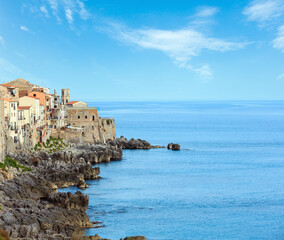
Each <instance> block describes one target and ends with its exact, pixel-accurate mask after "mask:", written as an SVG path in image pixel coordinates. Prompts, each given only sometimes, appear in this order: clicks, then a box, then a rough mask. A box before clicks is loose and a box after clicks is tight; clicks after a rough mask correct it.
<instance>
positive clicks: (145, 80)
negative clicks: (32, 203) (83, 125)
mask: <svg viewBox="0 0 284 240" xmlns="http://www.w3.org/2000/svg"><path fill="white" fill-rule="evenodd" d="M20 77H21V78H24V79H26V80H28V81H30V82H32V83H35V84H39V85H41V86H45V87H49V88H50V89H51V90H53V89H56V90H57V91H60V89H61V88H70V94H71V100H85V101H145V100H146V101H147V100H148V101H172V100H284V0H252V1H250V0H230V1H224V0H199V1H193V0H119V1H118V0H24V1H23V0H13V1H10V0H0V82H1V83H4V82H8V81H11V80H14V79H17V78H20Z"/></svg>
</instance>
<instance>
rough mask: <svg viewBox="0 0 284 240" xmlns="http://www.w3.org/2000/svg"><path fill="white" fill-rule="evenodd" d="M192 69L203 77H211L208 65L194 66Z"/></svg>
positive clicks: (211, 72)
mask: <svg viewBox="0 0 284 240" xmlns="http://www.w3.org/2000/svg"><path fill="white" fill-rule="evenodd" d="M194 71H195V72H196V73H198V74H199V75H200V76H201V77H203V78H211V77H213V71H212V69H211V67H210V66H209V65H207V64H206V65H203V66H202V67H199V68H195V69H194Z"/></svg>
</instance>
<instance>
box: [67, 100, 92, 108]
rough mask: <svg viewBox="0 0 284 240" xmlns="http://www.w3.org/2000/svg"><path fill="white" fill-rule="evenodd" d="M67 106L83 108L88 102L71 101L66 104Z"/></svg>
mask: <svg viewBox="0 0 284 240" xmlns="http://www.w3.org/2000/svg"><path fill="white" fill-rule="evenodd" d="M66 106H67V107H76V108H85V107H88V103H86V102H82V101H72V102H68V103H67V104H66Z"/></svg>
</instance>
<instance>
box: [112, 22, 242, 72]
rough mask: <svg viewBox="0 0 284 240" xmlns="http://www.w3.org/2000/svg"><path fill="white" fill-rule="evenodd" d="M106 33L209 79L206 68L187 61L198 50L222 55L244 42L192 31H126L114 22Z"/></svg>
mask: <svg viewBox="0 0 284 240" xmlns="http://www.w3.org/2000/svg"><path fill="white" fill-rule="evenodd" d="M109 26H110V27H109V29H108V34H109V35H110V36H111V37H113V38H116V39H117V40H119V41H121V42H124V43H126V44H130V45H133V46H138V47H141V48H144V49H152V50H158V51H161V52H163V53H165V54H166V55H168V56H169V57H170V58H171V59H173V61H174V63H175V64H177V65H178V66H179V67H182V68H187V69H190V70H192V71H195V72H197V73H199V74H200V75H202V76H207V77H211V76H212V71H211V69H210V67H209V66H208V65H204V66H202V67H200V68H194V67H193V66H192V65H191V64H190V63H189V61H190V60H191V59H192V58H193V57H196V56H198V55H200V53H201V52H202V51H214V52H226V51H231V50H236V49H240V48H243V47H245V46H246V45H247V44H248V43H243V42H231V41H227V40H223V39H218V38H213V37H207V36H205V35H204V34H203V33H201V32H198V31H197V30H195V29H193V28H184V29H177V30H160V29H130V28H127V27H124V26H121V25H119V24H116V23H110V25H109Z"/></svg>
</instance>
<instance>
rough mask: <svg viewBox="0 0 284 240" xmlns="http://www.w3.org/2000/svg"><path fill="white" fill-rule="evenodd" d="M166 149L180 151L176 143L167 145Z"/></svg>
mask: <svg viewBox="0 0 284 240" xmlns="http://www.w3.org/2000/svg"><path fill="white" fill-rule="evenodd" d="M167 148H168V149H170V150H180V145H179V144H177V143H169V144H168V146H167Z"/></svg>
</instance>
